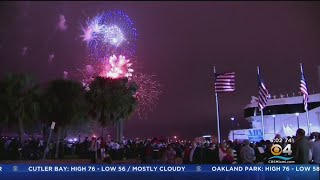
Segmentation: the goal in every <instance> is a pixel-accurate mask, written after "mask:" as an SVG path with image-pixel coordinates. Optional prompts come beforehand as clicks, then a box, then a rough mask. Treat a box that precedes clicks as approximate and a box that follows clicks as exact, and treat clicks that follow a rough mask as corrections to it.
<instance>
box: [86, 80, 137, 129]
mask: <svg viewBox="0 0 320 180" xmlns="http://www.w3.org/2000/svg"><path fill="white" fill-rule="evenodd" d="M89 87H90V90H89V92H88V93H87V98H88V101H89V103H90V105H91V110H90V115H91V116H92V117H93V118H97V119H98V121H99V122H100V124H101V125H102V126H106V125H107V124H109V123H113V124H114V123H116V122H117V121H119V120H120V119H127V118H128V117H129V116H130V115H131V114H132V113H133V112H134V111H135V110H136V107H137V100H136V98H135V97H134V96H133V95H134V93H135V92H136V91H137V89H138V87H137V85H136V84H134V83H129V82H128V79H127V78H123V79H111V78H104V77H96V78H95V79H94V81H93V82H92V83H91V84H90V86H89Z"/></svg>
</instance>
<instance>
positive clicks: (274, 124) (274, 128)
mask: <svg viewBox="0 0 320 180" xmlns="http://www.w3.org/2000/svg"><path fill="white" fill-rule="evenodd" d="M272 117H273V133H274V134H276V115H275V114H274V115H272Z"/></svg>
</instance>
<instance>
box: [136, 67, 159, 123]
mask: <svg viewBox="0 0 320 180" xmlns="http://www.w3.org/2000/svg"><path fill="white" fill-rule="evenodd" d="M154 77H155V76H154V75H148V74H143V73H136V74H134V75H133V77H132V81H133V82H135V83H136V84H137V85H138V87H139V89H138V91H137V93H136V94H135V96H136V98H137V99H138V104H139V105H138V115H139V117H140V118H143V119H145V118H146V117H147V114H148V111H152V110H153V108H154V107H155V105H156V104H157V102H158V98H159V95H160V94H161V91H160V90H159V89H160V84H159V83H158V82H157V81H155V80H154Z"/></svg>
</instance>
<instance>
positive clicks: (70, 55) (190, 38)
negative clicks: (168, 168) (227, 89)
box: [0, 1, 320, 139]
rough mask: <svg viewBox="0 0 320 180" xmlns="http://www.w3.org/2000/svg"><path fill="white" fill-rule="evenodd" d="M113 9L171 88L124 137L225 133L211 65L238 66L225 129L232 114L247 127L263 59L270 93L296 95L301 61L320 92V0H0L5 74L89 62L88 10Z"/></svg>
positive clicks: (143, 59) (150, 69)
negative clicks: (85, 36) (133, 28)
mask: <svg viewBox="0 0 320 180" xmlns="http://www.w3.org/2000/svg"><path fill="white" fill-rule="evenodd" d="M114 9H116V10H122V11H124V12H125V13H126V14H128V16H129V17H130V18H131V19H132V20H133V22H134V23H135V26H136V28H137V32H138V37H137V55H136V57H137V58H136V59H134V60H135V61H137V62H138V64H139V66H143V68H141V70H140V71H144V72H145V73H148V74H155V75H156V79H157V80H158V81H159V82H160V83H161V88H162V89H161V91H162V92H163V93H162V94H161V95H160V97H159V102H158V104H157V106H156V108H154V110H153V112H149V114H148V119H146V120H142V119H139V118H138V116H137V115H135V116H134V117H132V118H131V119H129V120H128V121H127V122H126V123H125V131H124V134H125V136H126V137H130V138H135V137H156V136H163V137H167V136H170V137H173V136H175V135H176V136H178V137H179V138H182V139H184V138H187V139H190V138H193V137H196V136H201V135H204V134H217V131H216V124H217V123H216V111H215V109H216V107H215V97H214V76H213V66H216V70H217V72H218V73H221V72H228V71H230V72H235V73H236V80H235V81H236V84H235V88H236V91H235V92H232V93H225V94H221V95H220V97H219V103H220V104H219V105H220V115H221V117H220V118H221V122H220V126H221V132H222V135H223V138H226V137H227V134H228V132H229V130H230V128H231V119H230V118H231V117H235V118H236V120H238V121H239V123H240V128H248V127H249V123H248V122H246V121H245V120H244V119H243V108H244V107H245V106H246V105H247V104H248V103H250V100H251V96H257V95H258V82H257V66H258V65H259V66H260V71H261V76H262V78H263V80H264V83H265V84H266V86H267V87H268V90H269V93H270V94H271V95H272V96H273V95H274V94H275V95H277V96H279V95H280V94H283V95H285V96H286V94H287V93H289V94H291V95H292V93H293V92H295V93H296V94H298V92H299V80H300V69H299V68H300V67H299V63H300V62H301V63H303V64H304V73H305V78H306V82H307V84H308V89H309V93H313V92H320V79H319V78H320V75H319V74H318V72H317V66H319V65H320V63H319V62H320V49H319V47H320V33H319V32H320V3H319V2H285V1H284V2H249V1H246V2H221V1H217V2H147V1H145V2H133V1H132V2H102V1H101V2H90V1H88V2H87V1H81V2H58V1H57V2H36V1H30V2H27V1H20V2H1V3H0V14H1V21H0V59H1V61H0V65H1V67H2V68H1V71H2V73H1V75H2V76H3V74H5V73H8V72H23V73H29V74H31V75H33V76H34V78H35V79H36V80H37V81H38V82H46V81H48V80H50V79H54V78H58V77H59V78H62V77H63V72H64V71H67V72H68V73H69V75H70V74H71V75H72V73H73V72H74V71H75V69H77V68H81V67H82V68H83V67H84V66H85V65H86V64H87V63H88V58H87V52H86V47H85V42H83V41H82V39H81V37H80V36H81V34H82V26H83V25H85V22H86V20H87V18H89V17H90V18H91V17H93V16H95V15H97V14H98V13H100V12H102V11H108V10H114ZM138 69H139V68H138ZM114 129H115V128H112V131H114ZM99 132H100V131H98V132H97V133H99ZM113 135H115V133H113Z"/></svg>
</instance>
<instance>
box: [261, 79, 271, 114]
mask: <svg viewBox="0 0 320 180" xmlns="http://www.w3.org/2000/svg"><path fill="white" fill-rule="evenodd" d="M258 80H259V98H258V106H259V109H260V110H262V109H263V108H265V107H266V106H267V102H268V98H269V93H268V89H267V87H266V86H265V85H264V83H263V81H262V79H261V78H260V75H258Z"/></svg>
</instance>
